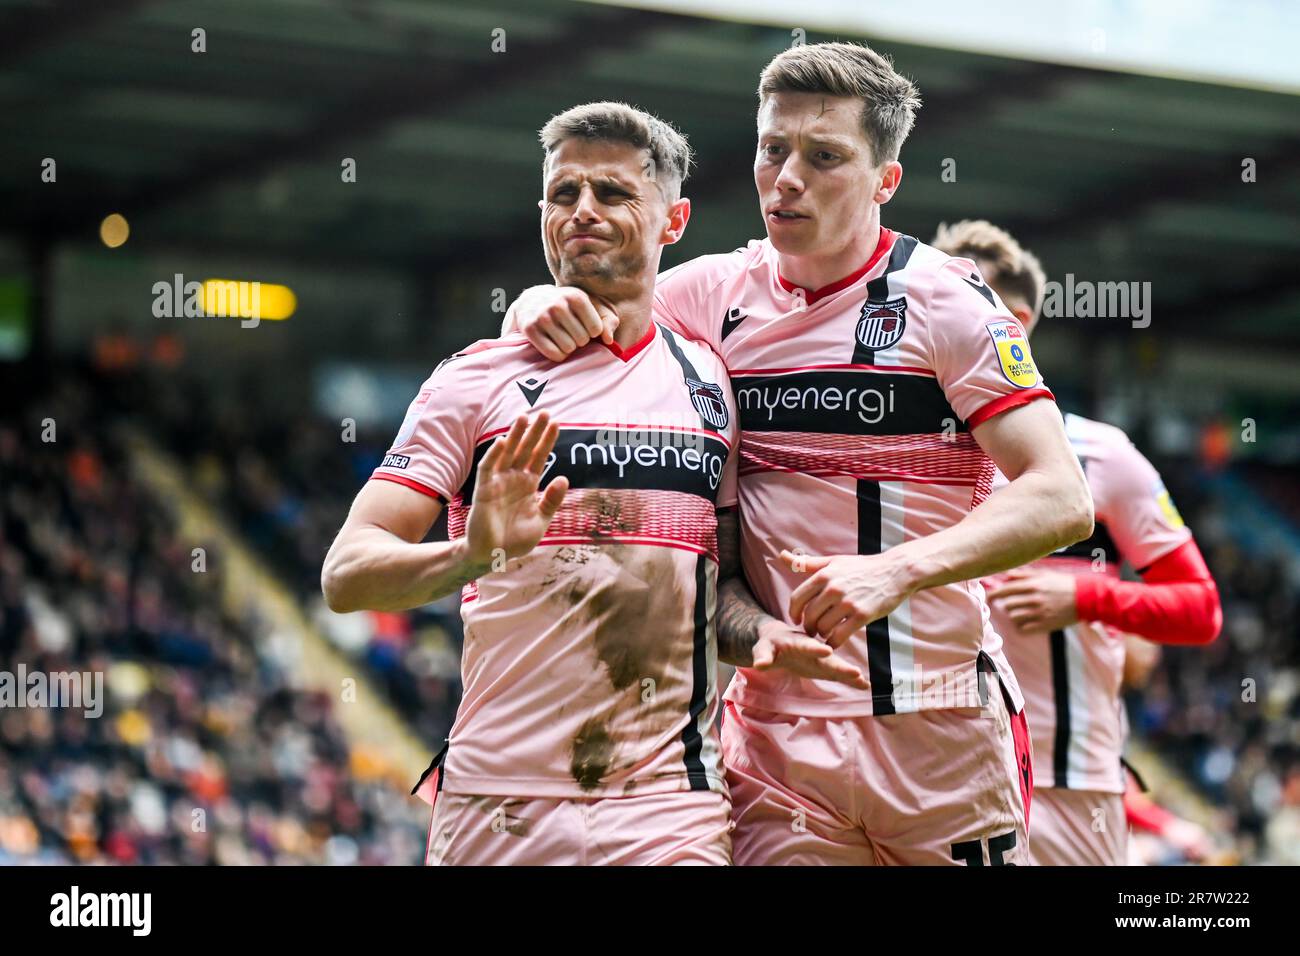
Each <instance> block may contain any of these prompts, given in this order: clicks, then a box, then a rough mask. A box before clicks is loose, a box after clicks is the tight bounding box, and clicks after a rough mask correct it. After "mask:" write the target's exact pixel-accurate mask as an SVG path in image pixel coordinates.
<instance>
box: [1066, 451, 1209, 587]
mask: <svg viewBox="0 0 1300 956" xmlns="http://www.w3.org/2000/svg"><path fill="white" fill-rule="evenodd" d="M1116 437H1117V439H1118V440H1117V441H1115V442H1114V444H1113V445H1111V446H1110V448H1109V449H1108V451H1107V453H1106V454H1105V455H1104V456H1101V457H1098V458H1092V459H1089V460H1088V461H1087V462H1086V463H1085V472H1086V474H1087V477H1088V486H1089V488H1091V489H1092V496H1093V504H1094V507H1095V508H1096V511H1097V519H1098V521H1101V522H1104V523H1105V525H1106V530H1107V531H1108V532H1109V533H1110V536H1111V539H1112V540H1113V541H1114V542H1115V546H1116V547H1117V548H1119V553H1120V555H1121V556H1122V557H1123V558H1124V560H1125V561H1127V562H1129V563H1130V564H1131V565H1133V567H1134V568H1137V569H1138V570H1142V569H1144V568H1147V567H1149V566H1151V565H1152V564H1154V563H1155V562H1156V561H1159V560H1160V559H1161V558H1163V557H1164V556H1165V555H1167V554H1169V553H1170V552H1171V551H1173V550H1175V549H1176V548H1178V547H1180V546H1182V545H1183V544H1184V543H1185V542H1187V541H1188V540H1190V539H1191V537H1192V533H1191V531H1189V530H1188V528H1187V525H1186V524H1184V523H1183V518H1182V515H1180V514H1179V513H1178V509H1177V508H1176V507H1174V503H1173V501H1172V500H1171V499H1170V497H1169V491H1168V490H1167V489H1166V488H1165V483H1164V482H1163V481H1162V480H1161V479H1160V473H1159V472H1157V471H1156V469H1155V467H1154V466H1153V465H1152V464H1151V462H1149V461H1147V459H1146V456H1145V455H1143V454H1142V452H1140V451H1138V450H1137V448H1136V447H1134V445H1133V443H1132V442H1130V441H1129V440H1128V438H1127V436H1122V435H1117V436H1116Z"/></svg>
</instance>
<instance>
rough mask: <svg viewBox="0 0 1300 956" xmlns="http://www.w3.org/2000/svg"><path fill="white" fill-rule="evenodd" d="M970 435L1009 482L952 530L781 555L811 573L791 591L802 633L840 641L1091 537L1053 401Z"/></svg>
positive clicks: (1084, 492) (1019, 409)
mask: <svg viewBox="0 0 1300 956" xmlns="http://www.w3.org/2000/svg"><path fill="white" fill-rule="evenodd" d="M972 434H973V435H974V437H975V440H976V441H977V442H978V443H979V444H980V446H981V447H982V448H983V449H984V451H985V453H986V454H988V456H989V457H990V458H992V459H993V461H994V463H995V464H997V466H998V467H999V468H1000V469H1001V470H1002V473H1003V474H1004V475H1006V476H1007V478H1008V479H1010V484H1008V485H1006V486H1005V487H1003V488H1001V489H999V490H998V491H997V492H995V493H994V494H992V495H990V496H989V498H988V499H987V500H985V501H984V502H983V503H982V504H981V505H980V506H979V507H977V508H975V509H974V510H973V511H971V512H970V513H969V514H967V515H966V516H965V517H964V518H963V519H962V520H961V521H959V522H957V523H956V524H954V525H953V526H952V527H949V528H945V529H944V530H942V531H939V532H936V533H934V534H931V535H927V536H926V537H923V538H915V539H913V540H911V541H907V542H904V543H903V544H900V545H898V546H897V547H895V548H891V549H889V550H888V551H885V552H883V553H882V554H878V555H844V556H839V557H815V556H809V555H795V554H793V553H791V552H789V551H783V552H782V554H781V556H782V559H783V560H785V561H786V562H787V563H788V564H790V566H791V567H792V568H793V569H794V570H796V571H806V572H810V576H809V577H808V578H807V579H806V580H805V581H804V582H803V583H802V584H800V585H799V587H798V588H796V589H795V591H794V593H793V594H792V595H791V596H790V615H791V617H792V618H793V619H794V620H796V621H801V622H802V623H803V625H804V630H805V631H807V632H808V633H809V634H814V633H815V634H821V635H822V636H824V637H825V638H826V639H827V640H828V641H829V643H830V644H831V645H832V646H834V647H839V646H840V645H841V644H843V643H844V642H845V641H847V640H848V639H849V637H850V636H851V635H852V634H854V633H855V632H856V631H858V630H859V629H861V628H862V627H864V626H865V625H867V624H868V623H870V622H871V621H874V620H877V619H878V618H881V617H884V616H885V615H887V614H889V613H890V612H891V611H893V610H894V608H896V607H898V605H899V604H901V603H902V602H903V600H904V599H906V598H907V597H910V596H911V595H912V594H915V593H916V592H917V591H920V590H924V589H925V588H931V587H936V586H938V585H941V584H950V583H952V582H954V581H965V580H968V579H970V578H979V577H984V576H985V575H990V574H996V573H998V572H1000V571H1005V570H1007V569H1008V568H1013V567H1017V566H1019V565H1021V564H1025V563H1027V562H1029V561H1033V560H1034V559H1036V558H1040V557H1042V556H1043V555H1045V554H1048V553H1050V552H1052V551H1054V550H1056V549H1057V548H1061V547H1064V546H1065V545H1068V544H1072V543H1074V542H1075V541H1079V540H1081V539H1083V538H1086V537H1087V536H1088V535H1090V534H1091V533H1092V520H1093V516H1092V498H1091V496H1090V495H1089V494H1088V486H1087V484H1086V483H1085V482H1084V478H1083V472H1082V471H1081V470H1080V468H1079V463H1078V460H1077V459H1076V458H1075V456H1074V453H1073V452H1072V451H1071V450H1070V444H1069V441H1068V440H1067V439H1066V437H1065V428H1064V426H1063V425H1062V422H1061V416H1060V413H1059V412H1058V411H1057V409H1056V404H1055V403H1054V402H1051V401H1041V400H1040V401H1031V402H1029V403H1028V404H1023V405H1018V406H1015V407H1013V408H1011V409H1009V410H1007V411H1004V412H1002V413H1001V414H997V415H994V416H993V417H992V418H988V419H986V420H985V421H983V422H981V423H980V424H979V425H977V426H976V427H975V428H974V429H973V431H972Z"/></svg>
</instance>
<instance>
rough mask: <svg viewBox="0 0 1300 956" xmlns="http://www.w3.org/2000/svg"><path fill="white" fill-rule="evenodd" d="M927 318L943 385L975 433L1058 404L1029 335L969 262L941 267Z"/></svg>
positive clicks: (952, 261) (951, 261)
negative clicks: (1039, 404)
mask: <svg viewBox="0 0 1300 956" xmlns="http://www.w3.org/2000/svg"><path fill="white" fill-rule="evenodd" d="M925 318H926V326H927V328H928V329H929V334H930V349H931V363H932V367H933V368H934V371H935V374H936V375H937V376H938V379H939V385H940V386H941V387H942V388H943V392H944V395H945V396H947V399H948V404H949V405H951V406H952V408H953V411H955V412H956V413H957V415H958V416H959V417H960V418H961V419H962V420H963V421H965V422H966V424H967V425H968V426H969V427H971V428H974V427H975V426H976V425H978V424H980V423H981V422H985V421H988V420H989V419H990V418H992V417H993V416H994V415H998V414H1000V413H1002V412H1005V411H1007V410H1008V409H1012V408H1015V407H1016V406H1018V405H1024V404H1027V403H1029V402H1032V401H1034V399H1037V398H1048V399H1050V398H1052V393H1051V392H1050V391H1048V389H1047V386H1046V384H1045V383H1044V382H1043V377H1042V375H1040V374H1039V372H1038V367H1037V366H1036V365H1034V358H1033V356H1032V355H1031V354H1030V352H1029V337H1028V336H1027V335H1025V330H1024V329H1022V328H1021V327H1020V323H1019V322H1018V321H1016V318H1015V316H1013V315H1012V314H1011V313H1010V312H1008V311H1007V309H1006V307H1005V306H1003V305H1002V303H1001V301H1000V300H999V299H998V298H997V296H995V295H994V294H993V291H992V290H991V289H990V288H989V287H988V285H987V284H985V282H984V280H983V278H981V277H980V274H979V271H978V270H977V269H976V268H975V265H974V263H972V262H970V261H969V260H968V259H949V260H948V261H947V262H946V263H944V264H943V266H942V267H940V269H939V270H938V272H937V273H936V274H935V283H934V288H933V289H932V290H931V293H930V296H929V301H928V307H927V309H926V313H925Z"/></svg>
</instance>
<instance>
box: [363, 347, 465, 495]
mask: <svg viewBox="0 0 1300 956" xmlns="http://www.w3.org/2000/svg"><path fill="white" fill-rule="evenodd" d="M487 372H488V362H487V357H486V356H485V355H484V354H483V353H481V352H480V353H473V352H470V351H467V352H462V353H458V354H457V355H453V356H452V357H451V358H449V359H446V360H445V361H443V362H442V364H440V365H439V366H438V367H437V368H436V369H435V370H434V372H433V374H432V375H430V376H429V378H428V379H427V380H426V381H425V383H424V384H423V385H422V386H421V387H420V391H419V394H417V395H416V396H415V398H414V399H413V400H412V401H411V404H410V406H409V407H408V408H407V410H406V418H405V419H403V421H402V426H401V428H399V429H398V431H397V435H396V437H395V438H394V439H393V445H392V447H391V448H389V449H388V453H387V454H386V455H384V458H383V461H382V462H381V463H380V465H379V467H378V468H376V469H375V471H374V473H373V474H372V475H371V476H370V477H371V478H372V479H375V478H378V479H382V480H385V481H394V482H397V483H398V484H401V485H406V486H407V487H408V488H412V489H414V490H415V491H419V492H422V493H424V494H426V495H429V496H430V497H433V498H440V499H441V500H442V501H443V502H444V503H445V502H448V501H450V500H451V498H452V496H454V495H455V494H456V492H457V491H458V490H459V489H460V488H461V486H463V485H464V484H465V481H466V479H467V478H468V477H469V470H470V466H471V463H472V461H473V457H474V442H475V439H476V438H477V437H478V427H479V421H480V419H481V417H482V406H483V401H484V396H485V394H486V393H487V390H488V375H487Z"/></svg>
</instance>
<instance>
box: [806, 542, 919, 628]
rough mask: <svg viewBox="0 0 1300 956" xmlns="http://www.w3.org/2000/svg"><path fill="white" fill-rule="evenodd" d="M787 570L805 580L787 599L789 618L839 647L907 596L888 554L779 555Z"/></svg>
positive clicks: (883, 615) (887, 612)
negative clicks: (802, 576)
mask: <svg viewBox="0 0 1300 956" xmlns="http://www.w3.org/2000/svg"><path fill="white" fill-rule="evenodd" d="M781 560H782V561H784V562H785V563H786V564H788V565H789V566H790V569H791V570H792V571H795V572H797V573H800V574H807V575H808V577H807V578H805V579H804V580H803V582H802V583H801V584H800V585H799V586H798V587H797V588H795V589H794V592H793V593H791V595H790V619H791V620H793V621H794V622H795V623H797V624H802V625H803V629H804V632H805V633H807V634H809V635H814V634H819V635H821V636H822V637H824V638H825V639H826V643H827V644H829V645H830V646H831V647H835V648H838V647H840V646H842V645H843V644H844V642H845V641H847V640H848V639H849V638H850V637H852V636H853V635H854V634H856V633H857V632H858V631H860V630H861V629H862V628H864V627H866V626H867V625H868V624H870V623H871V622H872V621H875V620H879V619H880V618H882V617H885V616H886V615H887V614H889V613H890V612H891V611H893V610H894V608H896V607H898V605H900V604H902V603H903V599H904V598H906V597H907V596H908V592H907V590H906V589H905V588H904V587H903V586H902V584H901V581H902V577H901V575H898V574H895V573H894V571H895V568H894V564H893V562H892V559H890V558H889V557H888V554H887V553H886V554H871V555H838V556H834V557H827V556H824V555H811V554H795V553H794V552H792V551H782V552H781Z"/></svg>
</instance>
